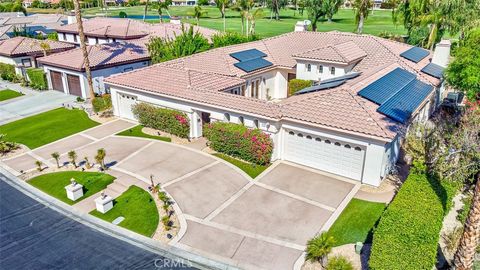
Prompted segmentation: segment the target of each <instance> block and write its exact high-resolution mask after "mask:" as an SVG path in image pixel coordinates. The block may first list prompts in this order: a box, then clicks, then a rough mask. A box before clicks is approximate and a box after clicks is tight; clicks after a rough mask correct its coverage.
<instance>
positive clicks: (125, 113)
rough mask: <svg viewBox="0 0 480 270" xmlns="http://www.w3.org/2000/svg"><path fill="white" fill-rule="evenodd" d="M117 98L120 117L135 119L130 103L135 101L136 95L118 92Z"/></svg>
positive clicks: (133, 103)
mask: <svg viewBox="0 0 480 270" xmlns="http://www.w3.org/2000/svg"><path fill="white" fill-rule="evenodd" d="M117 100H118V113H119V114H120V117H123V118H127V119H131V120H135V117H134V116H133V113H132V105H135V104H136V103H137V97H136V96H133V95H127V94H124V93H118V94H117Z"/></svg>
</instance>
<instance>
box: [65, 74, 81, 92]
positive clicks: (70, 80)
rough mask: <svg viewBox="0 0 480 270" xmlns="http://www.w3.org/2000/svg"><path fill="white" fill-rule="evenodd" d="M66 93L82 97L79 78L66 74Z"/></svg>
mask: <svg viewBox="0 0 480 270" xmlns="http://www.w3.org/2000/svg"><path fill="white" fill-rule="evenodd" d="M67 85H68V93H69V94H70V95H74V96H78V97H81V96H82V87H81V86H80V77H79V76H77V75H72V74H67Z"/></svg>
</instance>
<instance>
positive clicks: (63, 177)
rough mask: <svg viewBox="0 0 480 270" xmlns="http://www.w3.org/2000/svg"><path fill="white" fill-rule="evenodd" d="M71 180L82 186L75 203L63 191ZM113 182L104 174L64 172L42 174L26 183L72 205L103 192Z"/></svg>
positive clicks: (111, 178) (113, 178)
mask: <svg viewBox="0 0 480 270" xmlns="http://www.w3.org/2000/svg"><path fill="white" fill-rule="evenodd" d="M72 178H75V180H76V181H77V183H80V184H82V185H83V197H81V198H79V199H78V200H76V201H72V200H70V199H69V198H67V193H66V191H65V186H66V185H68V184H70V179H72ZM113 180H115V177H113V176H111V175H109V174H105V173H98V172H79V171H66V172H55V173H48V174H43V175H40V176H37V177H35V178H32V179H31V180H29V181H28V182H27V183H29V184H30V185H32V186H34V187H36V188H38V189H40V190H41V191H43V192H45V193H47V194H48V195H50V196H52V197H55V198H57V199H59V200H61V201H62V202H64V203H67V204H70V205H72V204H74V203H77V202H79V201H81V200H83V199H85V198H88V197H90V196H92V195H93V194H95V193H98V192H100V191H102V190H104V189H105V188H106V187H107V186H108V185H109V184H111V183H112V182H113Z"/></svg>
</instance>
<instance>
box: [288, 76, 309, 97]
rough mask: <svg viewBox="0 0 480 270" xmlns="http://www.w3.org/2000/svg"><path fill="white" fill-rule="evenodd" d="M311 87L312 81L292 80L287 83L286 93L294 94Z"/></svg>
mask: <svg viewBox="0 0 480 270" xmlns="http://www.w3.org/2000/svg"><path fill="white" fill-rule="evenodd" d="M310 86H312V81H308V80H300V79H293V80H290V81H289V82H288V93H289V94H290V95H293V94H295V93H296V92H297V91H299V90H302V89H303V88H307V87H310Z"/></svg>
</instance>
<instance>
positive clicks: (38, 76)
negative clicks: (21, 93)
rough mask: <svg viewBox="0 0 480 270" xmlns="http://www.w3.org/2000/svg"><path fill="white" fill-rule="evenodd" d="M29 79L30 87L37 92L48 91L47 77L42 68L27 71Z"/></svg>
mask: <svg viewBox="0 0 480 270" xmlns="http://www.w3.org/2000/svg"><path fill="white" fill-rule="evenodd" d="M27 75H28V79H29V80H30V87H32V88H33V89H37V90H46V89H47V88H48V83H47V77H46V76H45V72H43V69H41V68H29V69H27Z"/></svg>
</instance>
